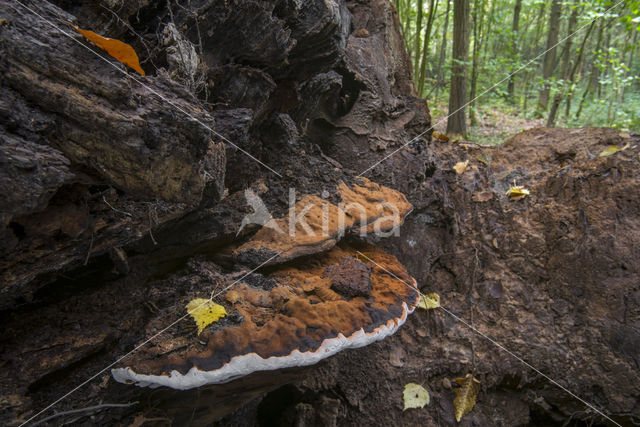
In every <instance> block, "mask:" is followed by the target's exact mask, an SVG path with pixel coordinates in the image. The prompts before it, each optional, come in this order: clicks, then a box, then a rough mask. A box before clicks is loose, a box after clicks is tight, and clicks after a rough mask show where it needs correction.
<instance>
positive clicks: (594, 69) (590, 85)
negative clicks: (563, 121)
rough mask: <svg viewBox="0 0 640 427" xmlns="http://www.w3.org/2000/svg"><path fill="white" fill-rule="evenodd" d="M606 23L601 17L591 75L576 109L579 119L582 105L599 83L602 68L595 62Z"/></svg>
mask: <svg viewBox="0 0 640 427" xmlns="http://www.w3.org/2000/svg"><path fill="white" fill-rule="evenodd" d="M605 25H606V21H605V20H604V19H600V26H599V27H598V39H597V41H596V48H595V49H594V51H593V58H592V60H591V75H590V76H589V80H588V82H587V87H586V88H585V90H584V92H582V98H581V99H580V104H579V105H578V111H576V119H579V118H580V114H582V107H584V103H585V101H586V99H587V96H588V95H589V92H591V91H592V90H593V88H594V87H596V85H597V84H598V78H599V74H600V70H599V69H598V67H597V66H596V64H595V63H596V59H597V57H598V55H599V53H600V47H601V46H602V34H603V32H604V27H605Z"/></svg>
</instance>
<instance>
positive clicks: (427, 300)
mask: <svg viewBox="0 0 640 427" xmlns="http://www.w3.org/2000/svg"><path fill="white" fill-rule="evenodd" d="M418 307H420V308H421V309H423V310H430V309H434V308H438V307H440V295H438V294H436V293H431V294H429V295H421V296H420V302H419V303H418Z"/></svg>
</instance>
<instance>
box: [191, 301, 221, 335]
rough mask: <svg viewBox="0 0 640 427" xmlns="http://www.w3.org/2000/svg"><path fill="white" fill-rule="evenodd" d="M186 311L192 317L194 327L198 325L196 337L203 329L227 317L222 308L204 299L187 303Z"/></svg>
mask: <svg viewBox="0 0 640 427" xmlns="http://www.w3.org/2000/svg"><path fill="white" fill-rule="evenodd" d="M187 311H188V312H189V314H190V315H191V317H193V320H194V321H195V322H196V325H198V335H200V333H201V332H202V331H203V330H204V328H206V327H207V326H209V325H210V324H212V323H213V322H217V321H218V319H220V318H221V317H224V316H226V315H227V311H226V310H225V309H224V307H223V306H221V305H219V304H216V303H215V302H213V301H211V300H208V299H204V298H196V299H193V300H191V301H189V304H187Z"/></svg>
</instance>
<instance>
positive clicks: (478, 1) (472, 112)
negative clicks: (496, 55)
mask: <svg viewBox="0 0 640 427" xmlns="http://www.w3.org/2000/svg"><path fill="white" fill-rule="evenodd" d="M484 5H485V0H474V4H473V54H472V57H473V59H472V65H471V92H470V93H469V99H470V100H471V104H470V105H469V123H470V124H471V125H472V126H473V125H475V124H476V123H477V120H476V87H477V83H478V56H479V55H478V54H479V52H480V49H482V45H481V43H482V23H483V20H484V14H483V11H484ZM478 13H480V17H478Z"/></svg>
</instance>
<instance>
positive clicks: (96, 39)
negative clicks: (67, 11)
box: [67, 22, 145, 76]
mask: <svg viewBox="0 0 640 427" xmlns="http://www.w3.org/2000/svg"><path fill="white" fill-rule="evenodd" d="M67 24H69V25H70V26H71V27H72V28H73V29H74V30H76V31H77V32H79V33H80V34H82V35H83V36H84V38H86V39H87V40H89V41H90V42H91V43H93V44H94V45H96V46H98V47H99V48H100V49H102V50H104V51H105V52H107V53H108V54H109V55H111V56H112V57H113V58H115V59H116V60H118V61H119V62H121V63H123V64H124V65H127V66H128V67H130V68H132V69H133V70H135V71H137V72H138V74H141V75H143V76H144V75H145V73H144V70H143V69H142V67H140V61H139V60H138V54H136V51H135V50H133V48H132V47H131V46H130V45H128V44H126V43H123V42H121V41H120V40H116V39H110V38H108V37H102V36H101V35H99V34H96V33H94V32H93V31H90V30H83V29H81V28H78V27H76V26H75V25H73V24H71V23H69V22H68V23H67Z"/></svg>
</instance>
